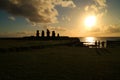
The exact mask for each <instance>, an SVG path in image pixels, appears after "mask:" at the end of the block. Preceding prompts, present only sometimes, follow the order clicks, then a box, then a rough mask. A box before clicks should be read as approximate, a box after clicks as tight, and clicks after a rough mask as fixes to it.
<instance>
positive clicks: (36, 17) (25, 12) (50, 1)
mask: <svg viewBox="0 0 120 80" xmlns="http://www.w3.org/2000/svg"><path fill="white" fill-rule="evenodd" d="M56 5H61V6H62V7H75V4H74V3H73V1H72V0H71V1H69V0H68V1H64V0H0V9H2V10H5V11H7V12H8V13H10V14H12V15H15V16H22V17H25V18H27V19H28V20H29V21H30V22H31V23H56V22H58V20H57V16H58V11H57V10H56V9H55V6H56Z"/></svg>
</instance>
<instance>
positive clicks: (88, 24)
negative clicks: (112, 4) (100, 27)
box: [85, 16, 96, 28]
mask: <svg viewBox="0 0 120 80" xmlns="http://www.w3.org/2000/svg"><path fill="white" fill-rule="evenodd" d="M95 24H96V16H88V17H86V18H85V26H86V27H88V28H91V27H93V26H95Z"/></svg>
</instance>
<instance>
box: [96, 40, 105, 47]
mask: <svg viewBox="0 0 120 80" xmlns="http://www.w3.org/2000/svg"><path fill="white" fill-rule="evenodd" d="M95 46H96V48H105V41H102V42H100V41H95Z"/></svg>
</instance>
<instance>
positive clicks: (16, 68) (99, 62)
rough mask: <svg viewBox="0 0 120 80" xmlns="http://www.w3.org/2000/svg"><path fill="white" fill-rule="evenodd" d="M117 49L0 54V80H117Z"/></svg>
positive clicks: (52, 49) (53, 49)
mask: <svg viewBox="0 0 120 80" xmlns="http://www.w3.org/2000/svg"><path fill="white" fill-rule="evenodd" d="M18 44H19V43H18ZM49 44H50V43H49ZM119 49H120V48H107V49H95V48H91V49H90V48H83V47H72V46H52V47H46V48H43V49H31V50H29V51H22V52H21V51H20V52H6V53H0V80H120V51H119Z"/></svg>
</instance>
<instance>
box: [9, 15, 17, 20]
mask: <svg viewBox="0 0 120 80" xmlns="http://www.w3.org/2000/svg"><path fill="white" fill-rule="evenodd" d="M8 19H10V20H12V21H15V20H16V19H15V17H13V16H10V17H8Z"/></svg>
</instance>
